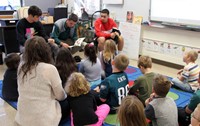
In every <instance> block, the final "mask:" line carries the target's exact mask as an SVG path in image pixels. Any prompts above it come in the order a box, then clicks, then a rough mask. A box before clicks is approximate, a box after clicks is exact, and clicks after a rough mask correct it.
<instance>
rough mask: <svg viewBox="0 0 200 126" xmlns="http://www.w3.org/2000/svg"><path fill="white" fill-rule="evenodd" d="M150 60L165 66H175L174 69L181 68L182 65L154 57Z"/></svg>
mask: <svg viewBox="0 0 200 126" xmlns="http://www.w3.org/2000/svg"><path fill="white" fill-rule="evenodd" d="M152 62H153V63H156V64H160V65H164V66H167V67H171V68H175V69H183V67H184V66H182V65H178V64H174V63H170V62H166V61H162V60H158V59H154V58H152Z"/></svg>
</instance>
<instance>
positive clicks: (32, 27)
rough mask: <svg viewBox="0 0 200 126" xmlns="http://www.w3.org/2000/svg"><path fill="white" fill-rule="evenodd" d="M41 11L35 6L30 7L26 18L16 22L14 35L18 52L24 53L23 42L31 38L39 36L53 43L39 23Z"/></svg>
mask: <svg viewBox="0 0 200 126" xmlns="http://www.w3.org/2000/svg"><path fill="white" fill-rule="evenodd" d="M41 15H42V11H41V9H40V8H38V7H37V6H30V8H29V9H28V17H26V18H22V19H21V20H19V21H18V22H17V26H16V33H17V41H18V43H19V44H20V52H21V53H23V52H24V44H25V41H26V40H27V39H29V38H32V37H33V36H41V37H43V38H44V39H45V40H46V41H48V42H54V40H53V39H50V38H49V37H48V36H47V35H46V33H45V30H44V28H43V25H42V24H41V22H40V21H39V17H40V16H41Z"/></svg>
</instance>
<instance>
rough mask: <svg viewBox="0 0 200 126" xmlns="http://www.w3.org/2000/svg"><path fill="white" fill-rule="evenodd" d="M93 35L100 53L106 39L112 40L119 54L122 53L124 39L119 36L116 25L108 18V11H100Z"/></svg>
mask: <svg viewBox="0 0 200 126" xmlns="http://www.w3.org/2000/svg"><path fill="white" fill-rule="evenodd" d="M94 27H95V34H96V36H97V42H98V49H99V51H102V50H103V49H104V44H105V41H106V39H113V40H115V42H116V43H117V44H118V50H119V52H121V51H122V49H123V46H124V39H123V37H122V36H121V35H120V32H119V30H117V31H116V30H113V29H117V24H116V23H115V21H114V20H113V19H111V18H109V10H108V9H103V10H102V11H101V17H100V18H98V19H97V20H96V21H95V25H94Z"/></svg>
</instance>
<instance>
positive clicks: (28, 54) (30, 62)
mask: <svg viewBox="0 0 200 126" xmlns="http://www.w3.org/2000/svg"><path fill="white" fill-rule="evenodd" d="M39 62H44V63H52V57H51V50H50V47H49V45H48V44H47V43H46V42H45V40H44V38H42V37H39V36H35V37H33V38H31V39H28V40H26V42H25V51H24V53H23V61H22V66H21V67H20V68H19V72H18V74H20V73H21V72H23V76H22V79H24V77H25V76H26V74H27V73H28V72H29V71H31V70H32V69H34V68H35V67H36V66H37V65H38V63H39Z"/></svg>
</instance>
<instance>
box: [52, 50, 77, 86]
mask: <svg viewBox="0 0 200 126" xmlns="http://www.w3.org/2000/svg"><path fill="white" fill-rule="evenodd" d="M55 66H56V68H57V70H58V73H59V75H60V78H61V80H62V84H63V87H65V83H66V81H67V79H68V77H69V76H70V75H71V73H73V72H76V71H77V66H76V62H75V60H74V58H73V57H72V54H71V52H70V51H69V50H68V49H66V48H64V47H62V48H60V50H59V51H58V54H57V56H56V63H55Z"/></svg>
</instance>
